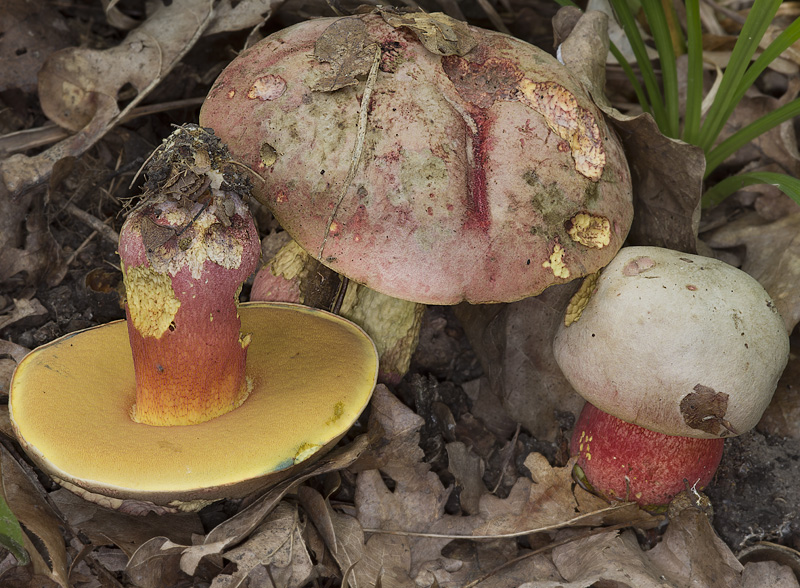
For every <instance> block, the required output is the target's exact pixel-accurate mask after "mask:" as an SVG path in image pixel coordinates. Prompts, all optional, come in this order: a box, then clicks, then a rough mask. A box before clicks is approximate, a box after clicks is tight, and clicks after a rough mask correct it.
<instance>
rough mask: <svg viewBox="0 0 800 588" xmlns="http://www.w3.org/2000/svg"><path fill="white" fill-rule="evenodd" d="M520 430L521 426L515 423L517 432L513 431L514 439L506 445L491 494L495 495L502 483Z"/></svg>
mask: <svg viewBox="0 0 800 588" xmlns="http://www.w3.org/2000/svg"><path fill="white" fill-rule="evenodd" d="M521 428H522V425H521V424H520V423H517V430H516V431H514V437H513V438H512V439H511V443H510V444H509V445H508V451H507V452H506V455H505V456H504V457H503V463H502V464H501V465H500V476H499V477H498V478H497V484H495V485H494V488H492V494H496V493H497V489H498V488H499V487H500V484H502V482H503V477H504V472H505V471H506V466H507V465H508V462H510V461H511V456H512V455H514V447H515V446H516V444H517V439H518V438H519V432H520V429H521Z"/></svg>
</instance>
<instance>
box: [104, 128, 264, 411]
mask: <svg viewBox="0 0 800 588" xmlns="http://www.w3.org/2000/svg"><path fill="white" fill-rule="evenodd" d="M164 147H165V148H164V149H163V150H162V151H161V155H160V156H159V157H156V158H154V159H153V161H151V163H150V165H149V167H148V173H149V175H150V177H151V178H156V180H151V181H153V182H154V185H152V186H148V194H146V200H145V201H144V202H143V204H142V205H140V206H139V207H138V208H136V209H135V210H134V211H133V212H132V213H131V214H130V216H129V217H128V219H127V220H126V222H125V224H124V225H123V227H122V231H121V232H120V245H119V254H120V258H121V260H122V269H123V274H124V281H125V289H126V298H127V300H126V315H127V318H128V333H129V337H130V343H131V350H132V354H133V360H134V369H135V373H136V404H135V406H134V407H133V409H132V418H133V419H134V420H136V421H137V422H141V423H146V424H150V425H191V424H196V423H201V422H204V421H207V420H210V419H212V418H214V417H216V416H220V415H222V414H225V413H226V412H229V411H230V410H233V409H234V408H236V407H237V406H239V405H240V404H241V403H242V402H244V400H245V399H246V398H247V394H248V392H249V386H250V385H251V384H250V383H249V382H248V381H247V378H246V376H245V360H246V356H247V346H248V344H249V339H250V337H249V335H244V334H242V333H241V331H240V329H241V322H240V320H239V314H238V306H237V305H238V295H239V291H240V289H241V285H242V283H243V282H244V280H245V279H246V278H247V277H248V276H249V275H250V274H251V273H252V272H253V271H254V269H255V267H256V265H257V263H258V258H259V254H260V245H259V240H258V233H257V231H256V228H255V225H254V223H253V220H252V217H251V215H250V212H249V210H248V208H247V205H246V204H245V203H244V202H243V201H242V198H241V197H240V196H239V194H237V191H241V190H243V189H244V190H246V189H247V187H248V183H247V181H246V180H245V179H244V178H242V177H240V176H238V175H237V173H238V172H235V171H234V170H233V169H232V166H231V165H229V163H230V158H229V156H228V154H227V149H225V148H224V147H223V146H222V144H221V143H219V140H218V139H216V138H215V137H214V136H213V135H210V134H208V133H207V132H206V131H204V130H203V129H200V128H199V127H190V128H186V127H184V128H181V129H179V130H178V131H176V132H175V133H174V134H173V135H172V136H171V137H170V138H169V139H168V140H167V142H166V144H165V146H164Z"/></svg>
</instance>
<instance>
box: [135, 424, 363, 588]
mask: <svg viewBox="0 0 800 588" xmlns="http://www.w3.org/2000/svg"><path fill="white" fill-rule="evenodd" d="M366 446H367V439H366V437H365V436H363V435H362V436H361V437H358V438H357V439H355V440H354V441H353V442H352V443H350V444H349V445H347V446H345V447H342V448H340V449H337V450H335V451H332V452H331V453H329V454H328V455H325V456H324V457H322V458H321V459H320V460H319V461H318V462H316V463H313V464H308V465H307V466H305V467H304V468H303V467H301V469H300V470H299V471H298V473H297V474H296V475H295V476H294V477H293V478H290V479H288V480H284V481H283V482H281V483H280V484H278V485H277V486H275V487H274V488H272V489H271V490H269V491H268V492H266V493H265V494H264V495H263V496H261V497H260V498H258V499H257V500H256V501H254V502H253V503H252V504H250V505H249V506H248V507H247V508H245V509H244V510H242V511H241V512H239V513H237V514H236V515H234V516H233V517H231V518H229V519H227V520H225V521H224V522H222V523H220V524H219V525H217V526H216V527H215V528H214V529H212V530H211V532H209V533H208V535H206V536H205V537H203V538H201V539H200V541H199V542H198V543H197V544H195V545H191V546H189V545H178V544H175V543H173V542H172V541H170V540H169V539H167V538H166V537H154V538H152V539H151V540H150V541H147V542H146V543H144V544H142V545H141V546H140V547H139V549H137V550H136V551H135V552H134V554H133V555H132V556H131V559H130V561H129V562H128V568H127V569H126V571H127V572H128V573H129V574H130V575H131V576H133V575H135V576H136V577H137V578H142V581H143V582H146V581H149V579H150V578H157V577H158V573H166V571H169V573H170V574H173V575H177V574H178V571H179V570H181V571H183V572H184V573H185V574H188V575H189V576H193V575H194V574H195V572H196V571H197V567H198V566H199V565H200V562H201V560H202V559H203V558H204V557H218V556H220V555H222V554H224V553H225V552H226V550H227V549H228V548H229V547H230V546H232V545H237V544H239V543H241V542H242V541H244V540H245V539H246V538H247V537H248V536H249V535H250V534H251V533H252V532H253V531H254V530H255V529H256V528H257V527H258V526H259V525H260V524H261V523H262V521H263V520H264V519H265V518H266V517H267V515H269V513H270V512H272V510H273V509H274V508H275V507H276V506H277V505H278V504H279V503H280V501H281V500H282V499H283V497H284V496H285V495H286V493H287V492H288V491H289V490H291V489H292V488H293V487H294V486H296V485H298V484H301V483H302V482H303V481H305V480H307V479H308V478H310V477H312V476H315V475H319V474H325V473H328V472H332V471H336V470H340V469H343V468H346V467H348V466H349V465H351V464H352V463H353V462H354V461H355V460H356V458H358V456H359V455H360V454H361V452H363V451H364V449H365V448H366ZM165 546H166V547H165ZM176 554H177V557H176ZM150 568H155V569H157V570H160V572H158V573H154V572H151V570H150ZM147 586H150V584H147Z"/></svg>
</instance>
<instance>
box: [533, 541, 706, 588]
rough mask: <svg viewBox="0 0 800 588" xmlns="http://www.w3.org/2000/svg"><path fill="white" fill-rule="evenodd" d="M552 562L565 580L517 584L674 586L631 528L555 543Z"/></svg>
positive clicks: (551, 587)
mask: <svg viewBox="0 0 800 588" xmlns="http://www.w3.org/2000/svg"><path fill="white" fill-rule="evenodd" d="M564 535H565V536H566V533H564ZM559 538H561V537H559ZM553 563H555V565H556V568H558V571H559V573H560V574H561V575H562V576H563V577H564V579H565V580H567V582H565V583H561V584H553V583H550V582H548V581H541V582H531V583H529V584H523V585H522V586H520V587H519V588H555V586H559V585H560V586H563V588H587V587H588V586H592V585H594V584H595V583H596V582H597V583H602V582H605V583H606V584H605V585H609V586H614V587H616V588H674V587H675V584H673V583H672V582H670V581H668V580H667V579H666V578H663V579H662V575H661V573H662V572H661V570H660V569H659V568H657V567H656V566H655V565H654V564H653V563H652V562H650V560H648V559H647V556H646V555H645V553H644V552H643V551H642V548H641V547H639V542H638V541H637V540H636V535H635V534H634V533H633V531H623V532H622V533H619V532H611V533H601V534H598V535H593V536H591V537H586V538H584V539H578V540H576V541H572V542H570V543H567V544H566V545H561V546H558V547H556V548H555V549H553ZM709 588H710V587H709Z"/></svg>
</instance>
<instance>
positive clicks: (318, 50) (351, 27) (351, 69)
mask: <svg viewBox="0 0 800 588" xmlns="http://www.w3.org/2000/svg"><path fill="white" fill-rule="evenodd" d="M370 40H371V39H369V37H368V35H367V27H366V25H365V24H364V22H363V21H362V20H361V19H360V18H356V17H351V18H340V19H338V20H336V21H334V22H333V24H331V25H330V26H329V27H328V28H326V29H325V32H324V33H322V35H321V36H320V38H319V39H317V42H316V43H315V44H314V57H316V58H317V60H318V61H321V62H323V63H329V64H330V66H331V70H332V71H331V72H330V73H329V74H326V75H323V76H322V77H321V78H319V79H317V80H315V81H314V82H313V84H311V86H310V87H311V89H312V90H314V91H316V92H334V91H336V90H339V89H340V88H345V87H347V86H355V85H356V84H358V78H357V76H361V75H366V74H367V72H369V70H370V67H371V66H372V62H373V60H374V59H375V51H376V49H377V48H378V45H377V43H370Z"/></svg>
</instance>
